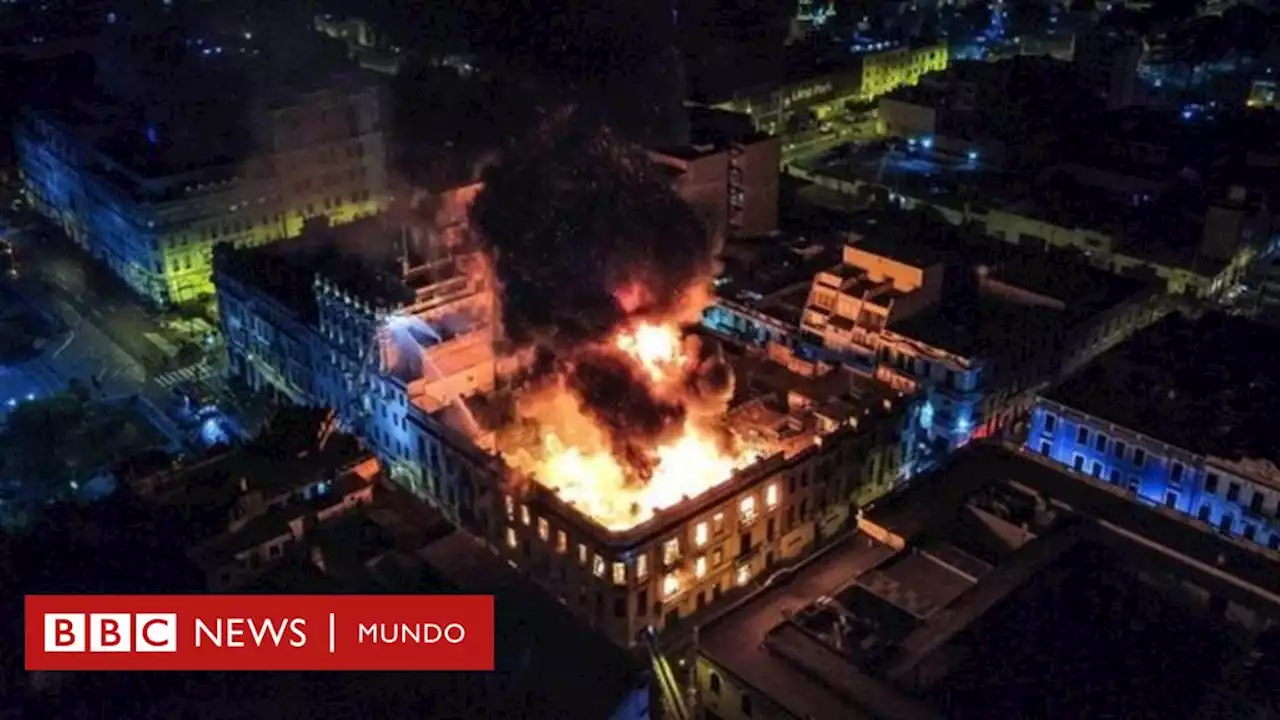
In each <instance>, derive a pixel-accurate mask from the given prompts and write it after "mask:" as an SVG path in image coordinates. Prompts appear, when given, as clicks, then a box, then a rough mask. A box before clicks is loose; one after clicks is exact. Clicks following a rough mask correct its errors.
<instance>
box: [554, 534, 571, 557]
mask: <svg viewBox="0 0 1280 720" xmlns="http://www.w3.org/2000/svg"><path fill="white" fill-rule="evenodd" d="M568 550H569V536H568V535H566V534H565V532H564V531H563V530H557V531H556V552H558V553H561V554H563V553H565V552H567V551H568Z"/></svg>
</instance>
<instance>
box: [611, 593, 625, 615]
mask: <svg viewBox="0 0 1280 720" xmlns="http://www.w3.org/2000/svg"><path fill="white" fill-rule="evenodd" d="M613 615H614V617H626V616H627V599H626V598H625V597H618V598H614V599H613Z"/></svg>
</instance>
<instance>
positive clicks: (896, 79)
mask: <svg viewBox="0 0 1280 720" xmlns="http://www.w3.org/2000/svg"><path fill="white" fill-rule="evenodd" d="M948 57H949V56H948V54H947V44H946V43H938V44H936V45H921V46H916V47H907V46H903V47H896V48H892V49H889V50H881V51H878V52H871V53H867V54H865V55H863V56H862V83H861V86H860V89H859V99H861V100H863V101H864V102H865V101H869V100H875V99H876V98H878V97H880V96H881V95H884V94H885V93H888V92H891V91H893V90H896V89H898V88H900V87H902V86H904V85H915V84H916V83H918V82H920V78H921V77H923V76H924V75H925V74H926V73H931V72H935V71H939V70H946V69H947V60H948Z"/></svg>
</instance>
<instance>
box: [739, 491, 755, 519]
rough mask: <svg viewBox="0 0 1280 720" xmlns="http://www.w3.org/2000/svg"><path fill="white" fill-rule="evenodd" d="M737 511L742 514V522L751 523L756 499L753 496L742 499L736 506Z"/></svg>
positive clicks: (753, 517)
mask: <svg viewBox="0 0 1280 720" xmlns="http://www.w3.org/2000/svg"><path fill="white" fill-rule="evenodd" d="M738 510H739V511H740V512H741V513H742V522H751V521H752V520H754V519H755V517H756V498H755V496H754V495H748V496H746V497H744V498H742V502H741V503H739V504H738Z"/></svg>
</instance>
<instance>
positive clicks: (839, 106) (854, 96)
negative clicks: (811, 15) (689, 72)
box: [715, 43, 949, 135]
mask: <svg viewBox="0 0 1280 720" xmlns="http://www.w3.org/2000/svg"><path fill="white" fill-rule="evenodd" d="M948 59H949V55H948V53H947V45H946V43H938V44H935V45H917V46H910V45H903V46H890V45H889V44H888V43H883V44H881V45H880V46H876V47H872V48H867V49H862V50H858V51H857V55H856V56H855V62H851V63H848V64H846V65H845V66H843V67H840V68H838V69H835V70H832V71H830V72H826V73H823V74H821V75H817V76H813V77H808V78H805V79H802V80H793V81H791V82H786V83H783V84H781V85H771V86H769V87H757V88H751V89H747V90H743V91H741V92H738V93H735V94H734V95H733V96H732V97H730V98H727V99H724V100H722V101H721V102H719V103H717V104H715V107H717V108H720V109H723V110H733V111H735V112H741V113H746V114H748V115H750V116H751V117H752V120H753V121H754V122H755V125H756V129H757V130H760V131H762V132H766V133H769V134H772V135H785V134H786V131H787V128H788V123H789V122H790V121H791V119H792V117H793V116H795V115H796V114H798V113H806V112H807V113H812V115H813V117H814V118H815V119H817V120H819V121H821V120H825V119H826V118H827V117H829V116H831V115H836V114H841V113H843V112H844V110H845V108H846V106H847V105H849V104H850V103H866V102H868V101H870V100H874V99H876V98H878V97H880V96H881V95H884V94H885V93H887V92H890V91H892V90H894V89H896V88H899V87H902V86H905V85H915V84H916V83H918V82H919V81H920V78H921V77H923V76H924V75H925V74H926V73H930V72H934V71H937V70H945V69H947V63H948Z"/></svg>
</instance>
